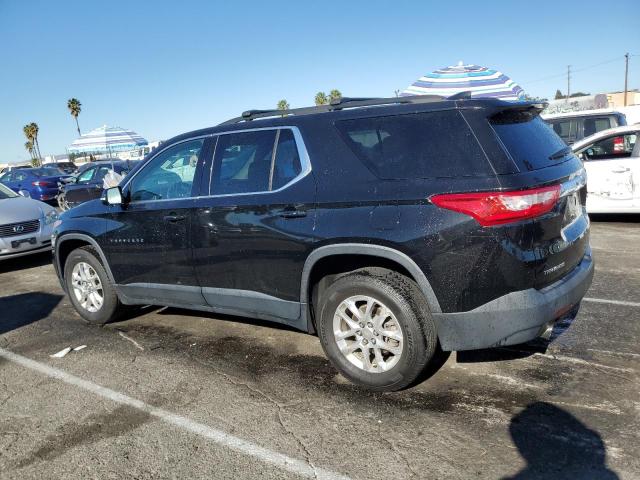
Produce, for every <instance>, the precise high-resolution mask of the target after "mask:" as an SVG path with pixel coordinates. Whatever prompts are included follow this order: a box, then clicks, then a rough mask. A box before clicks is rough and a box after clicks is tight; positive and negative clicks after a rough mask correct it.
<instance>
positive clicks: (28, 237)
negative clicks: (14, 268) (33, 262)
mask: <svg viewBox="0 0 640 480" xmlns="http://www.w3.org/2000/svg"><path fill="white" fill-rule="evenodd" d="M57 219H58V213H57V212H56V210H55V208H53V207H50V206H49V205H47V204H46V203H42V202H39V201H37V200H32V199H30V198H25V197H23V196H21V195H18V194H17V193H14V192H13V191H12V190H11V189H9V188H8V187H6V186H5V185H2V184H0V261H2V260H5V259H7V258H14V257H21V256H23V255H29V254H31V253H38V252H44V251H47V250H51V231H52V229H53V223H54V222H55V221H56V220H57Z"/></svg>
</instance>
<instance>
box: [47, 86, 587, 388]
mask: <svg viewBox="0 0 640 480" xmlns="http://www.w3.org/2000/svg"><path fill="white" fill-rule="evenodd" d="M543 107H544V105H540V104H534V103H505V102H502V101H498V100H492V99H468V98H464V99H460V98H456V99H442V98H433V97H404V98H393V99H342V100H341V101H338V102H334V104H332V105H325V106H320V107H316V108H305V109H296V110H290V111H259V110H254V111H248V112H245V113H244V114H243V115H242V117H239V118H237V119H233V120H230V121H228V122H225V123H223V124H221V125H218V126H216V127H213V128H207V129H204V130H198V131H195V132H191V133H187V134H184V135H180V136H178V137H175V138H173V139H172V140H169V141H167V142H166V143H164V144H163V145H162V147H161V148H160V149H158V150H157V151H154V152H153V153H152V154H151V155H149V156H148V157H147V158H146V159H145V160H144V161H143V162H142V163H141V164H140V165H138V167H136V168H135V169H134V170H132V172H131V173H130V174H129V175H128V176H127V178H126V179H125V180H124V181H123V183H122V185H121V186H119V187H116V188H112V189H109V190H107V191H106V192H105V195H104V197H103V198H102V199H101V200H94V201H91V202H87V203H85V204H83V205H80V206H79V207H76V208H74V209H72V210H70V211H68V212H65V213H64V214H63V215H62V216H61V219H60V220H59V221H58V222H57V224H56V228H55V232H54V236H53V239H54V254H55V258H54V264H55V267H56V270H57V272H58V275H59V277H60V281H61V283H62V286H63V288H64V289H65V291H66V292H67V293H68V294H69V298H70V299H71V301H72V303H73V305H74V306H75V308H76V310H77V311H78V313H79V314H80V315H81V316H82V317H83V318H85V319H86V320H88V321H90V322H95V323H104V322H107V321H109V320H112V319H114V318H115V317H116V316H117V315H118V314H119V313H120V312H121V311H122V308H123V305H134V304H153V305H166V306H176V307H186V308H191V309H196V310H206V311H213V312H218V313H223V314H232V315H242V316H249V317H253V318H258V319H262V320H268V321H275V322H281V323H285V324H287V325H290V326H293V327H295V328H298V329H300V330H303V331H306V332H309V333H316V332H317V334H318V336H319V337H320V341H321V343H322V346H323V348H324V350H325V352H326V354H327V356H328V357H329V358H330V359H331V361H332V362H333V363H334V365H335V366H336V367H337V368H338V369H339V370H340V371H341V372H342V373H343V374H344V375H345V376H346V377H347V378H349V379H350V380H351V381H353V382H356V383H359V384H361V385H365V386H367V387H369V388H371V389H374V390H397V389H401V388H404V387H407V386H409V385H411V384H413V383H415V382H416V381H417V380H418V379H420V378H421V374H422V373H423V372H425V371H426V369H427V366H429V365H433V363H434V362H435V359H436V358H438V357H440V353H441V352H442V351H444V352H447V351H452V350H469V349H479V348H486V347H495V346H501V345H512V344H517V343H521V342H526V341H528V340H531V339H533V338H536V337H538V336H541V335H545V334H548V333H549V332H550V331H551V328H552V326H553V324H554V322H555V321H556V320H557V319H559V318H561V317H563V316H566V315H567V314H568V313H570V312H575V311H577V306H578V304H579V302H580V300H581V299H582V297H583V296H584V294H585V292H586V291H587V289H588V288H589V285H590V283H591V279H592V276H593V262H592V259H591V250H590V248H589V219H588V217H587V215H586V213H585V208H584V205H585V196H586V189H585V173H584V169H583V166H582V163H581V162H580V160H579V159H577V158H576V157H575V156H574V155H573V153H572V152H571V150H570V149H569V148H568V147H566V145H565V144H564V142H563V141H562V140H561V139H560V138H559V137H558V136H557V135H556V134H555V133H554V132H553V130H552V129H551V128H549V127H548V126H547V125H546V124H545V123H544V122H543V121H542V120H541V119H540V118H539V113H540V111H541V109H542V108H543Z"/></svg>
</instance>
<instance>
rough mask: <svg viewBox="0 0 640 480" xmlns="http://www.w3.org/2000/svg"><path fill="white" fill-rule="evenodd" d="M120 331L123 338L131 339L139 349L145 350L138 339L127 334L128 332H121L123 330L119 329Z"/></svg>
mask: <svg viewBox="0 0 640 480" xmlns="http://www.w3.org/2000/svg"><path fill="white" fill-rule="evenodd" d="M118 333H119V334H120V336H121V337H122V338H124V339H125V340H128V341H130V342H131V343H133V344H134V345H135V347H136V348H137V349H138V350H143V351H144V347H143V346H142V345H140V344H139V343H138V342H136V341H135V340H134V339H133V338H131V337H130V336H129V335H127V334H126V333H124V332H121V331H118Z"/></svg>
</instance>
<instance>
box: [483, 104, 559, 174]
mask: <svg viewBox="0 0 640 480" xmlns="http://www.w3.org/2000/svg"><path fill="white" fill-rule="evenodd" d="M490 121H491V126H492V127H493V129H494V131H495V132H496V134H497V136H498V138H499V139H500V141H501V142H502V145H503V146H504V148H505V150H506V151H507V153H508V154H509V155H510V156H511V158H512V159H513V161H514V162H515V164H516V166H517V167H518V168H519V169H520V170H523V171H525V170H538V169H540V168H545V167H551V166H553V165H557V164H558V163H560V162H562V161H563V160H567V159H568V158H569V155H570V150H569V149H568V147H567V144H566V143H565V142H564V141H563V140H562V139H561V138H560V137H559V136H558V135H557V134H556V133H555V132H554V129H553V128H551V127H550V126H549V125H547V124H546V123H544V121H543V120H542V119H541V118H540V117H538V116H537V115H535V114H534V115H532V114H530V113H528V112H522V113H518V112H513V111H506V112H502V113H500V114H498V115H495V116H494V117H493V118H492V119H491V120H490ZM563 149H564V151H566V155H559V153H560V152H562V151H563ZM556 155H558V157H557V158H555V159H553V160H552V159H551V158H550V157H552V156H556Z"/></svg>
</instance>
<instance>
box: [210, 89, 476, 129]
mask: <svg viewBox="0 0 640 480" xmlns="http://www.w3.org/2000/svg"><path fill="white" fill-rule="evenodd" d="M450 98H451V97H450ZM465 98H466V97H465ZM443 100H448V99H447V98H445V97H441V96H439V95H412V96H406V97H390V98H359V97H356V98H351V97H342V98H339V99H334V100H331V103H330V104H329V105H317V106H315V107H303V108H293V109H289V110H277V109H273V110H247V111H245V112H242V115H241V116H239V117H235V118H232V119H230V120H227V121H226V122H222V123H221V124H220V125H230V124H234V123H240V122H249V121H251V120H255V119H258V118H268V117H277V116H281V117H287V116H289V115H310V114H313V113H322V112H333V111H336V110H343V109H345V108H358V107H373V106H377V105H393V104H407V103H432V102H441V101H443Z"/></svg>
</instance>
